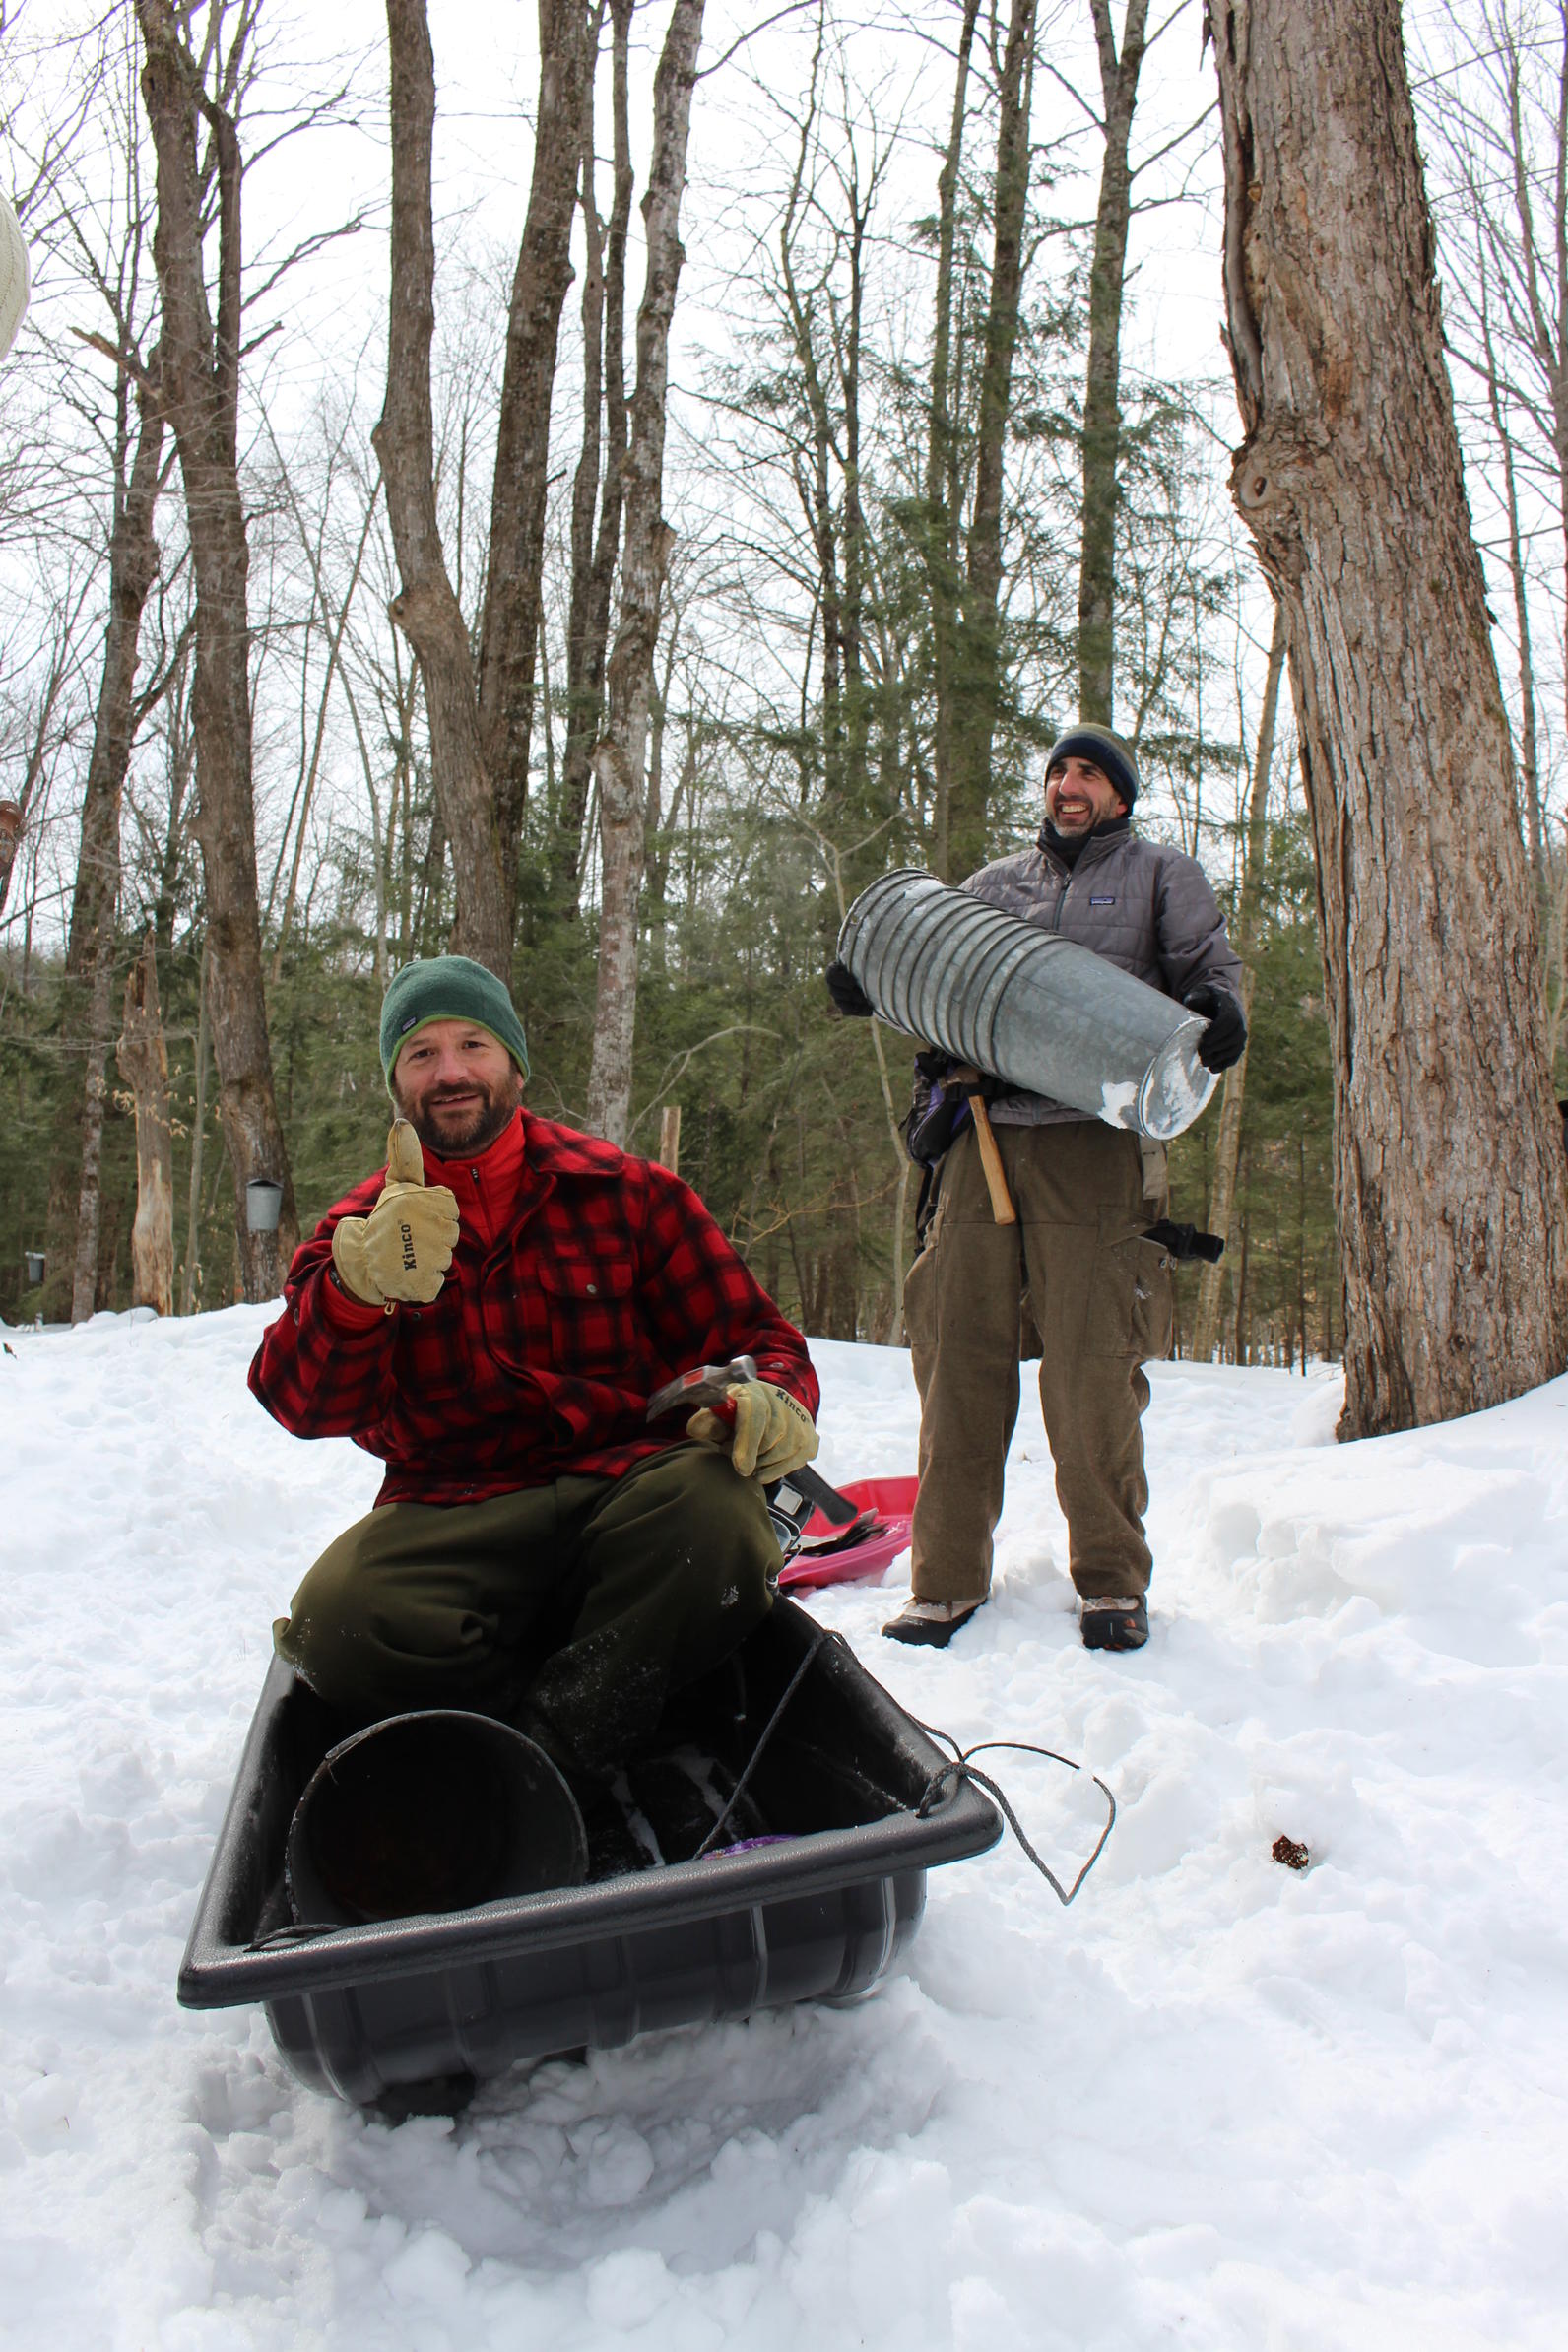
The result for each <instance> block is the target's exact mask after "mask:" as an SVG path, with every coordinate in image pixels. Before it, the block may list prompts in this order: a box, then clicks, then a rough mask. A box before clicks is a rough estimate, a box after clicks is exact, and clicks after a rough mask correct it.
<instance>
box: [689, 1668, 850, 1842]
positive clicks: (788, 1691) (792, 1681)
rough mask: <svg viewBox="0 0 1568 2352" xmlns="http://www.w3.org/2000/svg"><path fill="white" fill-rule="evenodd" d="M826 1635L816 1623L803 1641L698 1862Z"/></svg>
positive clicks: (734, 1803)
mask: <svg viewBox="0 0 1568 2352" xmlns="http://www.w3.org/2000/svg"><path fill="white" fill-rule="evenodd" d="M826 1639H827V1627H826V1626H825V1625H818V1626H817V1628H816V1630H815V1631H814V1633H813V1635H812V1638H811V1640H810V1641H809V1642H808V1643H807V1645H806V1654H805V1656H804V1657H803V1658H802V1660H801V1663H800V1665H799V1666H797V1667H796V1668H795V1671H794V1673H793V1674H791V1676H790V1678H789V1680H788V1682H786V1683H785V1685H784V1695H783V1697H782V1698H781V1699H780V1700H779V1703H778V1705H777V1706H776V1707H775V1708H774V1710H773V1712H772V1714H771V1715H770V1716H769V1717H768V1719H767V1721H766V1723H765V1724H764V1725H763V1726H762V1729H761V1731H760V1733H759V1734H758V1736H757V1742H756V1745H755V1747H753V1748H752V1750H751V1755H750V1756H749V1757H748V1758H747V1762H746V1770H745V1771H744V1772H743V1773H742V1775H741V1777H740V1779H739V1780H738V1781H737V1782H736V1784H735V1787H734V1789H733V1790H732V1792H731V1795H730V1801H729V1803H728V1804H727V1805H726V1806H725V1808H724V1810H723V1812H722V1813H721V1814H720V1815H719V1817H718V1819H717V1821H715V1822H714V1824H713V1827H712V1828H711V1829H710V1830H709V1831H708V1834H707V1836H706V1837H705V1838H704V1839H703V1841H702V1843H701V1845H700V1846H699V1847H698V1848H697V1850H696V1852H695V1854H694V1855H693V1856H692V1857H691V1859H692V1861H693V1862H701V1861H702V1860H703V1859H704V1857H705V1856H706V1855H708V1854H709V1853H711V1852H712V1849H713V1842H714V1840H715V1839H716V1838H717V1837H718V1835H719V1833H720V1831H721V1830H722V1829H723V1827H724V1825H725V1823H726V1822H727V1821H728V1820H729V1818H730V1815H731V1814H732V1813H733V1812H734V1810H735V1808H736V1806H737V1805H738V1804H739V1803H740V1801H741V1799H742V1797H744V1796H745V1795H746V1784H747V1782H748V1781H749V1780H750V1779H751V1775H752V1773H753V1772H754V1771H755V1770H756V1767H757V1764H758V1762H759V1761H760V1759H761V1755H762V1750H763V1749H764V1748H765V1747H766V1745H767V1743H768V1741H769V1740H770V1739H771V1738H772V1736H773V1733H774V1731H776V1730H777V1729H778V1720H779V1717H780V1716H781V1715H782V1714H783V1712H784V1710H785V1708H786V1707H787V1706H788V1705H789V1703H790V1701H791V1699H793V1698H794V1696H795V1693H796V1692H797V1691H798V1690H799V1688H800V1686H801V1684H802V1683H803V1682H804V1681H805V1679H806V1669H807V1667H808V1666H810V1665H811V1663H812V1660H813V1659H814V1658H815V1657H816V1656H817V1651H818V1650H819V1649H820V1648H821V1646H822V1644H823V1642H825V1641H826Z"/></svg>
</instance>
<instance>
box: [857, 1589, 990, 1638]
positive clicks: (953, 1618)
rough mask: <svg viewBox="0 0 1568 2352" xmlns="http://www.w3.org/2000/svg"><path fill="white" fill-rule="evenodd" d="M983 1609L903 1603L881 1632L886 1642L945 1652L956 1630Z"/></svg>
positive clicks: (968, 1605)
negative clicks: (916, 1643) (915, 1645)
mask: <svg viewBox="0 0 1568 2352" xmlns="http://www.w3.org/2000/svg"><path fill="white" fill-rule="evenodd" d="M984 1605H985V1603H984V1602H983V1601H913V1600H911V1601H905V1602H904V1605H903V1607H902V1608H901V1609H900V1610H899V1612H898V1614H897V1616H896V1617H894V1618H893V1619H892V1620H891V1621H890V1623H888V1624H886V1625H884V1626H883V1627H882V1632H883V1633H884V1634H885V1635H886V1637H887V1639H888V1641H890V1642H918V1643H920V1644H921V1645H922V1646H923V1647H924V1648H926V1649H928V1650H946V1648H947V1644H948V1643H949V1642H950V1641H951V1639H952V1637H953V1635H954V1634H955V1633H956V1632H957V1631H958V1628H959V1627H960V1626H961V1625H967V1624H968V1622H969V1620H970V1618H971V1617H972V1616H973V1615H974V1614H975V1613H976V1611H977V1610H978V1609H981V1608H983V1607H984Z"/></svg>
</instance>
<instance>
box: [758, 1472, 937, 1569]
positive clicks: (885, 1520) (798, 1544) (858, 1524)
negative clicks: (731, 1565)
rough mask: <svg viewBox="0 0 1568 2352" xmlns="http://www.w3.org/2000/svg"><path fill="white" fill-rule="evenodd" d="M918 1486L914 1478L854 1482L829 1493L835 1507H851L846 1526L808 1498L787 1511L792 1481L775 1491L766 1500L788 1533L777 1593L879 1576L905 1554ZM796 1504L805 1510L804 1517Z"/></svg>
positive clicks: (871, 1479)
mask: <svg viewBox="0 0 1568 2352" xmlns="http://www.w3.org/2000/svg"><path fill="white" fill-rule="evenodd" d="M813 1483H814V1485H816V1484H819V1483H821V1482H820V1481H817V1480H814V1481H813ZM919 1484H920V1480H919V1479H918V1478H856V1479H853V1480H852V1481H851V1482H850V1483H849V1484H848V1485H847V1486H840V1487H838V1488H836V1489H834V1490H831V1491H834V1492H836V1495H837V1497H838V1499H839V1500H840V1502H843V1503H850V1504H853V1505H854V1515H853V1517H852V1518H851V1519H850V1520H849V1521H848V1522H847V1523H846V1522H845V1521H844V1520H843V1519H842V1518H839V1519H837V1520H835V1519H834V1518H831V1517H829V1515H828V1513H827V1511H826V1510H824V1508H823V1507H822V1504H821V1503H820V1502H818V1501H816V1500H815V1499H814V1498H813V1497H812V1496H811V1495H809V1494H808V1495H804V1496H802V1497H801V1498H800V1500H799V1501H797V1502H795V1503H794V1504H793V1507H792V1501H791V1489H792V1488H793V1486H794V1481H793V1480H792V1479H786V1480H784V1482H783V1483H782V1484H781V1485H779V1486H776V1487H775V1488H774V1489H773V1492H772V1494H771V1495H770V1497H769V1507H770V1508H771V1509H772V1511H773V1513H774V1515H775V1524H776V1523H777V1520H778V1519H779V1518H784V1519H787V1520H788V1521H789V1523H790V1527H791V1530H792V1531H793V1540H792V1541H791V1542H790V1543H788V1544H787V1545H786V1551H785V1560H784V1566H783V1568H782V1569H781V1570H780V1571H779V1580H778V1581H779V1587H780V1590H781V1591H783V1592H786V1593H795V1592H800V1591H802V1590H809V1589H810V1588H811V1587H813V1586H816V1585H852V1584H864V1583H866V1582H867V1581H868V1580H869V1579H870V1578H872V1577H874V1576H881V1574H882V1571H883V1569H884V1568H887V1567H888V1566H890V1565H891V1563H892V1562H893V1561H894V1560H896V1559H897V1557H898V1555H899V1553H900V1552H904V1551H907V1550H908V1549H909V1528H910V1522H911V1520H912V1518H913V1516H914V1509H915V1490H916V1488H917V1487H918V1486H919ZM802 1503H805V1504H806V1505H808V1506H809V1509H808V1511H807V1513H805V1514H804V1515H803V1514H802V1512H801V1504H802Z"/></svg>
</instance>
